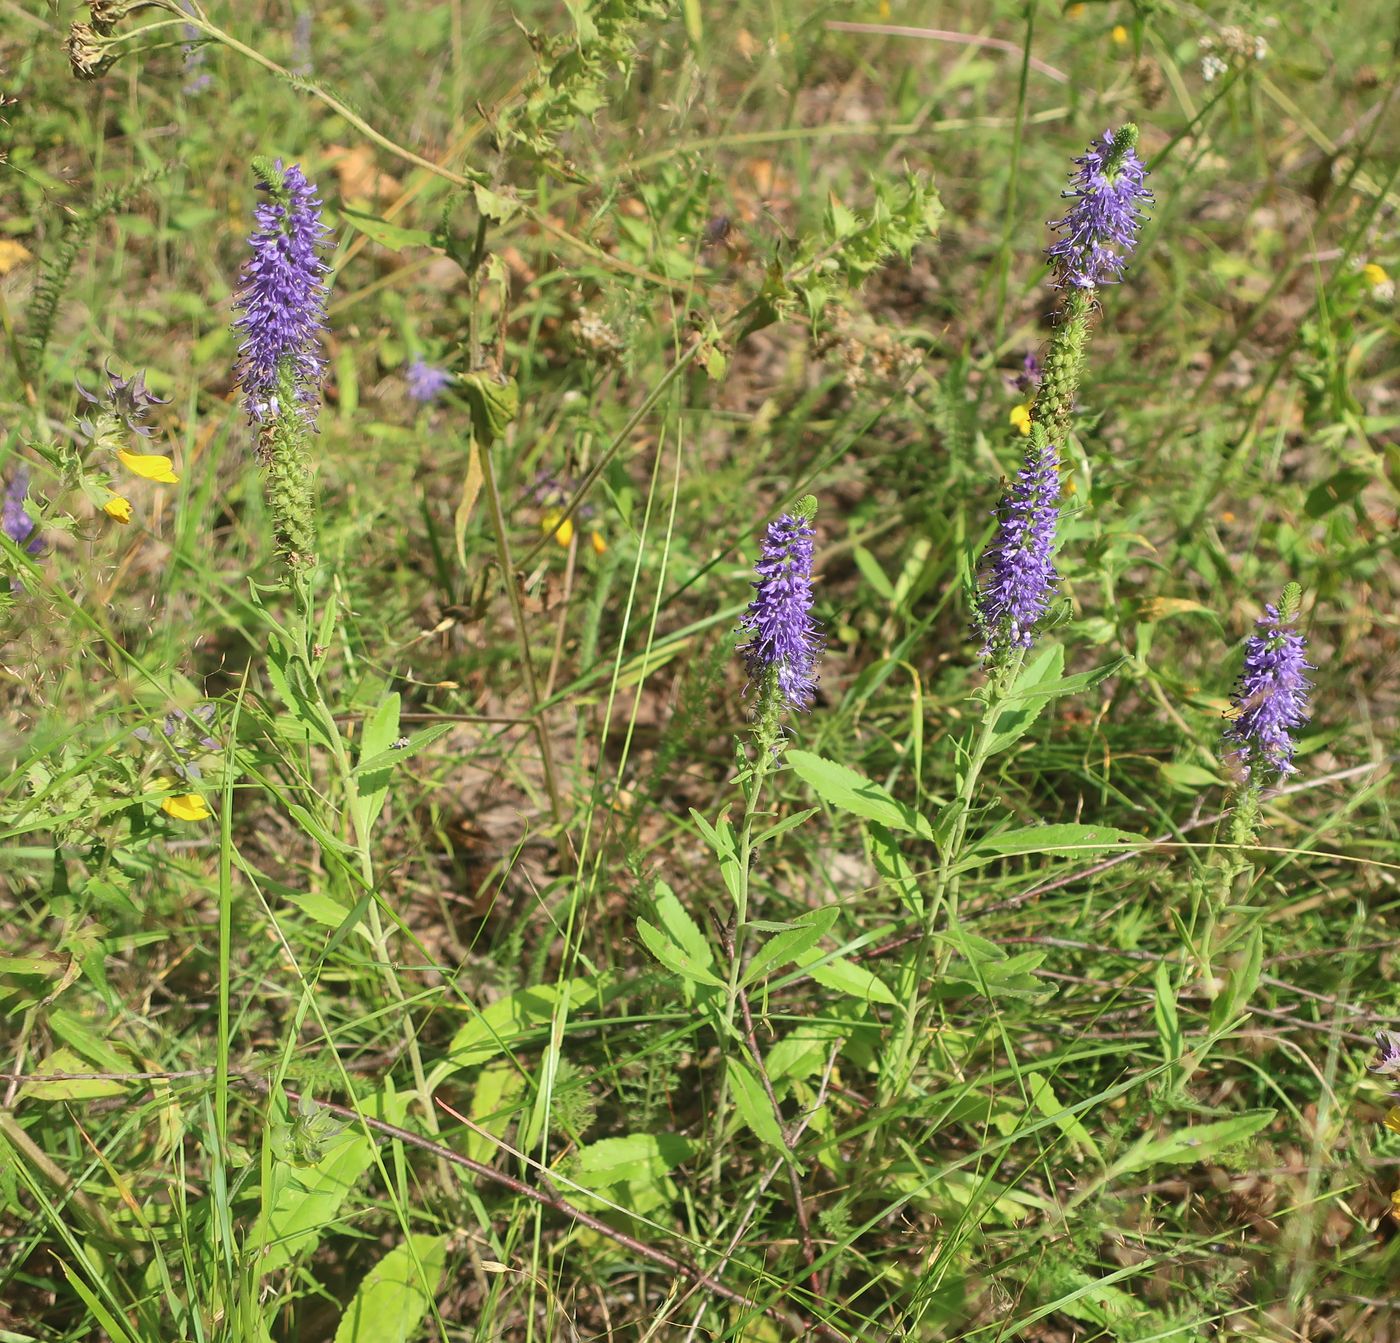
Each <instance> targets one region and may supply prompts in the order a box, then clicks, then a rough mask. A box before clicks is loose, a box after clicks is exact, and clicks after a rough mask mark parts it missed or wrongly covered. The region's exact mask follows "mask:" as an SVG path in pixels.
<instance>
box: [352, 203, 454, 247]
mask: <svg viewBox="0 0 1400 1343" xmlns="http://www.w3.org/2000/svg"><path fill="white" fill-rule="evenodd" d="M340 215H341V218H342V219H344V220H345V222H346V223H347V224H349V225H350V227H351V228H352V229H354V230H355V231H356V232H357V233H363V234H364V235H365V237H366V238H368V239H369V240H370V241H371V242H377V243H378V244H379V245H380V246H381V247H387V248H389V250H390V251H392V252H402V251H403V250H404V248H405V247H431V246H432V243H433V235H432V234H431V233H429V232H428V231H427V230H426V229H419V228H400V227H399V225H397V224H391V223H390V222H389V221H388V220H387V219H377V218H376V217H375V216H374V215H372V214H366V213H365V212H364V211H363V210H352V209H351V208H350V207H349V206H348V205H342V206H341V207H340Z"/></svg>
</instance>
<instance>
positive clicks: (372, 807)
mask: <svg viewBox="0 0 1400 1343" xmlns="http://www.w3.org/2000/svg"><path fill="white" fill-rule="evenodd" d="M398 735H399V697H398V695H396V694H393V695H385V697H384V699H383V700H382V701H381V702H380V705H379V707H378V708H377V709H376V710H375V711H374V712H373V713H372V714H370V716H369V717H368V718H366V719H365V724H364V727H363V728H362V729H361V732H360V752H359V756H358V758H357V761H356V765H355V786H356V788H357V789H358V790H359V795H358V796H357V797H356V798H355V799H354V802H353V804H352V805H353V807H354V809H355V819H356V823H357V826H358V829H359V831H360V833H362V834H368V833H369V832H370V831H371V830H373V829H374V823H375V821H377V820H378V819H379V813H380V811H382V810H383V807H384V799H385V798H386V797H387V796H388V795H389V780H390V778H391V777H392V770H391V769H390V768H389V767H387V766H386V767H384V768H370V769H366V763H367V762H368V761H371V760H372V759H373V758H374V757H375V756H379V755H382V754H384V753H385V752H386V751H387V750H388V749H389V747H390V746H391V745H392V744H393V742H394V741H395V740H396V739H397V737H398Z"/></svg>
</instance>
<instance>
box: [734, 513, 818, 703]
mask: <svg viewBox="0 0 1400 1343" xmlns="http://www.w3.org/2000/svg"><path fill="white" fill-rule="evenodd" d="M812 537H813V532H812V524H811V523H810V522H809V521H808V520H807V519H806V518H804V517H796V516H793V515H792V514H790V513H784V514H783V515H782V517H780V518H779V519H778V520H777V521H776V522H772V523H770V524H769V525H768V531H767V533H766V534H765V536H764V538H763V553H762V555H761V556H760V557H759V561H758V564H757V565H756V566H755V572H756V573H757V574H758V581H757V582H756V583H755V584H754V585H753V586H754V589H755V595H754V599H753V601H751V602H750V603H749V609H748V610H747V611H746V612H745V613H744V615H743V618H742V619H741V620H740V622H739V623H740V625H741V627H742V628H743V629H746V630H747V631H748V632H749V633H750V635H751V636H752V638H750V640H749V642H748V643H747V644H745V645H744V646H743V652H744V660H745V662H746V663H747V665H748V669H749V677H750V680H751V681H752V683H753V684H754V685H756V686H759V687H760V689H761V687H762V685H763V684H764V682H765V681H767V680H768V679H769V678H770V677H771V678H772V683H773V685H774V686H775V687H776V689H777V691H778V694H779V695H781V697H782V699H783V700H784V701H785V702H786V703H787V704H788V705H789V706H790V707H791V708H793V709H799V710H800V709H805V708H807V706H808V705H809V704H811V702H812V696H813V695H814V694H815V693H816V688H817V675H816V667H817V654H818V653H819V652H820V651H821V647H822V641H821V636H820V635H819V634H818V633H817V625H816V622H815V621H814V620H813V619H812Z"/></svg>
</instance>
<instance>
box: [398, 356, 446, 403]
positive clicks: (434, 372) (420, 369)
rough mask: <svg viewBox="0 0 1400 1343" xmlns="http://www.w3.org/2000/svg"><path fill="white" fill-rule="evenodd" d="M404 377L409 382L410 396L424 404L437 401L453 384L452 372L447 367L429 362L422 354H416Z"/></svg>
mask: <svg viewBox="0 0 1400 1343" xmlns="http://www.w3.org/2000/svg"><path fill="white" fill-rule="evenodd" d="M404 378H405V379H406V380H407V382H408V394H409V396H411V397H412V398H413V399H414V400H415V401H419V402H421V403H423V404H424V405H426V404H427V403H428V402H429V401H436V400H437V399H438V397H439V396H440V395H441V394H442V393H443V392H444V391H446V389H447V388H448V387H450V386H451V385H452V374H450V373H449V372H448V371H447V370H446V369H445V368H438V367H437V366H436V365H435V364H430V363H428V361H427V360H426V359H424V358H423V357H422V355H415V356H414V359H413V362H412V363H411V364H410V365H409V366H408V369H407V371H406V372H405V373H404Z"/></svg>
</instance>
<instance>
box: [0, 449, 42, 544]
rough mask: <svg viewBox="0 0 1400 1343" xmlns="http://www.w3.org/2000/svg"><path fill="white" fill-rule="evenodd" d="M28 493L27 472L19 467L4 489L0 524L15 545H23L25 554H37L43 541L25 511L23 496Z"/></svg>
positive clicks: (35, 524)
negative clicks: (8, 485) (8, 486)
mask: <svg viewBox="0 0 1400 1343" xmlns="http://www.w3.org/2000/svg"><path fill="white" fill-rule="evenodd" d="M28 493H29V472H28V471H26V470H25V469H24V468H23V467H21V468H20V469H19V470H18V471H16V472H15V478H14V479H13V480H12V481H10V488H9V489H7V490H6V491H5V504H4V511H3V518H0V526H3V527H4V530H5V535H6V536H8V537H9V538H10V540H11V541H13V542H14V543H15V545H17V546H23V547H24V552H25V554H26V555H37V554H38V553H39V552H40V551H41V550H42V549H43V547H44V542H43V538H42V537H40V535H39V527H38V524H37V523H35V521H34V519H33V518H31V517H30V516H29V514H28V513H27V512H25V508H24V498H25V495H27V494H28Z"/></svg>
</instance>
